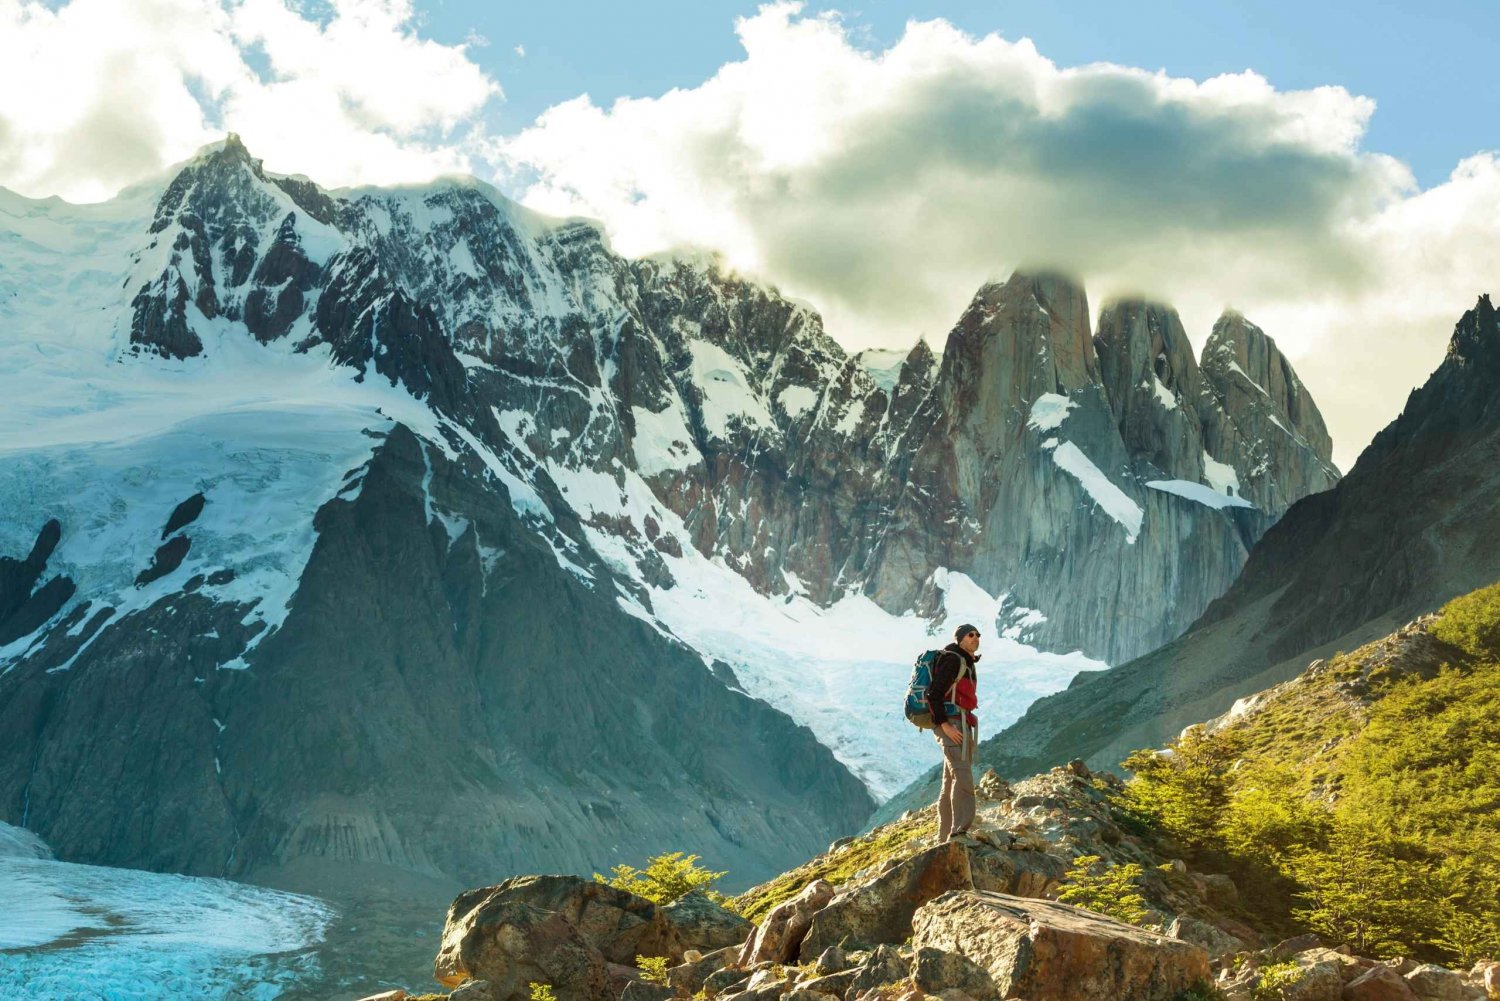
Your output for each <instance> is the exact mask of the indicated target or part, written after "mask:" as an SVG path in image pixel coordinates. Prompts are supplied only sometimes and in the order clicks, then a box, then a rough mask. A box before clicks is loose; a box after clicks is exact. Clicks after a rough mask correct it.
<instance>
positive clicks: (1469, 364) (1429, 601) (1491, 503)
mask: <svg viewBox="0 0 1500 1001" xmlns="http://www.w3.org/2000/svg"><path fill="white" fill-rule="evenodd" d="M1225 326H1226V325H1225V324H1221V325H1220V328H1218V329H1220V330H1223V329H1224V328H1225ZM1228 326H1229V327H1232V328H1241V327H1243V324H1242V323H1240V322H1239V321H1234V322H1233V323H1231V324H1229V325H1228ZM1232 332H1233V331H1232V330H1231V331H1229V332H1228V333H1226V334H1225V337H1228V336H1230V335H1231V333H1232ZM1205 355H1206V358H1207V357H1209V356H1212V357H1215V358H1218V359H1219V361H1217V362H1215V363H1214V364H1215V366H1217V365H1219V364H1223V365H1224V366H1225V367H1228V362H1229V361H1230V360H1231V353H1230V352H1228V351H1225V350H1211V351H1206V353H1205ZM1232 357H1233V358H1235V359H1238V358H1240V355H1239V354H1234V355H1233V356H1232ZM1256 357H1257V355H1255V354H1254V353H1253V352H1252V353H1251V354H1250V355H1249V356H1248V357H1247V358H1246V359H1243V364H1250V365H1252V367H1255V366H1257V365H1258V363H1256V362H1255V358H1256ZM1243 364H1242V362H1241V361H1240V360H1236V361H1235V366H1238V367H1241V368H1243ZM1209 367H1210V366H1209V364H1208V361H1207V360H1206V361H1205V371H1206V370H1207V369H1208V368H1209ZM1278 367H1279V366H1278V364H1276V363H1272V364H1270V366H1269V368H1266V367H1264V366H1261V367H1257V368H1256V370H1257V371H1261V372H1263V373H1264V372H1265V371H1270V372H1273V373H1274V371H1276V370H1277V369H1278ZM1228 370H1229V372H1230V373H1231V375H1234V377H1235V378H1236V379H1237V378H1238V373H1237V372H1235V369H1234V368H1232V367H1229V369H1228ZM1267 378H1268V382H1269V383H1271V384H1272V385H1271V386H1270V388H1271V389H1274V390H1275V392H1276V394H1285V396H1284V399H1285V401H1287V405H1286V407H1285V408H1282V407H1281V405H1280V404H1277V408H1278V409H1279V410H1281V409H1284V410H1285V413H1286V417H1285V418H1279V419H1283V420H1291V419H1292V414H1293V413H1299V414H1301V415H1302V423H1301V424H1300V425H1299V424H1292V425H1288V426H1289V427H1291V428H1292V429H1293V430H1296V432H1297V434H1298V435H1300V436H1302V437H1303V438H1305V439H1307V440H1309V441H1314V440H1316V437H1317V428H1318V426H1319V425H1318V423H1317V422H1316V421H1313V420H1312V419H1311V418H1312V411H1311V409H1310V408H1308V407H1306V406H1304V407H1302V409H1300V410H1298V409H1296V408H1294V407H1292V406H1291V402H1290V401H1292V400H1293V399H1296V398H1303V399H1305V397H1304V396H1303V395H1302V394H1303V391H1302V390H1301V389H1299V388H1298V387H1297V386H1296V384H1295V382H1294V381H1292V380H1288V379H1285V378H1283V380H1282V381H1281V382H1280V383H1276V382H1275V380H1274V379H1269V377H1267ZM1240 395H1241V396H1242V397H1244V398H1247V399H1248V398H1250V397H1252V396H1254V397H1256V398H1259V395H1260V394H1258V393H1256V392H1255V391H1254V390H1250V389H1247V390H1245V391H1244V392H1242V393H1241V394H1240ZM1267 395H1268V396H1269V395H1271V393H1270V392H1269V391H1268V394H1267ZM1273 402H1275V401H1274V400H1273ZM1497 532H1500V327H1497V323H1496V314H1495V310H1494V308H1493V306H1492V305H1491V303H1490V300H1489V298H1488V297H1487V296H1485V297H1481V298H1480V300H1479V301H1478V303H1477V304H1476V305H1475V307H1474V308H1473V309H1472V310H1470V311H1469V312H1467V313H1465V314H1464V316H1463V318H1462V319H1461V320H1460V321H1459V323H1458V324H1457V326H1456V327H1455V330H1454V334H1453V339H1452V341H1451V343H1450V345H1449V348H1448V353H1447V357H1446V358H1445V359H1444V361H1443V363H1442V364H1441V365H1440V366H1439V367H1438V369H1437V370H1436V371H1435V372H1434V373H1433V375H1432V376H1431V377H1430V378H1429V379H1428V380H1427V382H1426V384H1425V385H1423V386H1422V387H1421V388H1420V389H1418V390H1416V391H1415V392H1413V393H1412V396H1411V398H1410V399H1409V400H1408V401H1407V405H1406V409H1405V410H1404V411H1403V412H1402V414H1401V416H1399V417H1398V418H1397V419H1396V420H1395V421H1393V422H1392V423H1391V424H1390V425H1389V426H1388V427H1387V428H1386V429H1385V430H1383V431H1382V432H1381V433H1380V434H1379V435H1377V436H1376V437H1375V440H1374V441H1373V442H1371V444H1370V446H1369V447H1368V448H1367V449H1366V450H1365V451H1364V453H1363V454H1362V455H1361V456H1360V458H1359V461H1358V463H1356V465H1355V467H1354V469H1353V470H1351V471H1350V473H1349V475H1348V476H1346V477H1345V478H1344V479H1343V480H1342V481H1340V482H1339V483H1338V485H1337V486H1336V487H1334V488H1333V489H1332V490H1328V491H1326V492H1323V493H1319V494H1314V495H1311V496H1308V497H1306V498H1305V499H1303V500H1302V501H1300V502H1298V503H1296V504H1294V505H1293V506H1292V507H1291V508H1290V509H1289V510H1288V511H1287V512H1286V514H1285V515H1284V516H1283V517H1282V519H1281V520H1280V521H1279V522H1278V523H1277V524H1276V526H1275V527H1274V528H1272V529H1271V530H1270V531H1268V532H1267V533H1266V535H1265V537H1264V538H1262V539H1261V540H1260V542H1259V543H1257V544H1256V546H1255V548H1254V550H1253V551H1252V553H1251V555H1250V559H1249V561H1248V562H1247V564H1246V565H1245V569H1244V571H1243V573H1241V575H1240V576H1239V577H1238V578H1237V579H1236V580H1235V582H1234V585H1233V586H1232V587H1231V588H1230V589H1229V590H1228V592H1227V593H1226V594H1225V595H1224V596H1223V597H1222V598H1220V599H1218V600H1216V601H1215V602H1214V603H1213V604H1212V605H1210V606H1209V608H1208V609H1207V610H1206V611H1205V613H1204V614H1203V615H1202V616H1201V617H1200V618H1199V620H1198V621H1197V622H1196V623H1195V624H1194V625H1193V627H1192V628H1191V629H1190V630H1189V631H1188V632H1187V633H1186V634H1185V635H1183V636H1182V637H1180V638H1179V639H1177V640H1175V641H1173V642H1172V643H1169V644H1167V645H1166V646H1164V647H1162V648H1161V649H1159V650H1156V651H1154V652H1152V653H1150V654H1148V655H1147V656H1145V657H1141V658H1139V659H1137V660H1134V661H1132V662H1130V663H1127V664H1124V665H1121V666H1120V667H1117V668H1114V669H1112V670H1110V671H1106V672H1100V673H1096V674H1093V675H1090V676H1087V677H1080V678H1078V679H1076V680H1075V683H1074V684H1073V685H1072V686H1071V687H1070V688H1069V689H1068V690H1066V691H1064V692H1060V693H1058V694H1056V695H1052V696H1049V697H1047V698H1044V699H1041V700H1039V701H1038V702H1036V703H1035V704H1033V705H1032V707H1031V708H1030V710H1028V712H1027V713H1026V715H1025V716H1024V717H1023V718H1022V719H1021V720H1020V721H1019V722H1018V723H1016V724H1015V725H1014V726H1012V727H1011V728H1009V729H1008V730H1006V731H1005V732H1004V733H1002V734H1000V735H999V736H997V737H995V738H993V739H992V740H991V741H989V742H987V743H986V744H985V745H983V746H982V747H981V749H980V752H979V760H980V762H981V763H982V764H985V765H989V766H991V767H993V768H995V769H996V770H997V771H998V772H999V773H1001V774H1003V775H1009V776H1018V775H1025V774H1029V773H1030V772H1033V771H1035V770H1037V769H1038V768H1040V767H1045V766H1048V765H1051V764H1055V763H1057V762H1061V761H1066V760H1068V759H1069V758H1071V757H1074V756H1076V755H1078V754H1080V753H1082V754H1083V755H1084V756H1085V757H1086V759H1087V760H1088V761H1089V762H1090V763H1091V764H1093V765H1095V766H1099V767H1111V766H1113V765H1114V764H1115V763H1116V762H1118V761H1120V760H1121V759H1122V758H1123V757H1124V756H1125V755H1127V754H1128V753H1130V751H1132V750H1134V749H1136V748H1140V747H1154V746H1160V745H1161V744H1163V743H1164V742H1165V740H1166V739H1167V738H1168V737H1170V736H1172V735H1174V734H1176V733H1177V732H1179V731H1180V730H1181V729H1182V728H1183V727H1185V726H1187V725H1190V724H1192V723H1194V722H1197V721H1199V720H1202V719H1208V718H1211V717H1214V716H1216V715H1218V714H1220V713H1222V712H1225V711H1226V710H1228V709H1229V708H1230V706H1231V704H1232V703H1233V702H1234V701H1235V699H1237V698H1240V697H1241V696H1246V695H1249V694H1250V693H1253V692H1256V691H1260V690H1262V689H1266V688H1269V687H1271V686H1272V685H1275V684H1277V683H1279V682H1283V681H1286V680H1287V679H1289V678H1291V677H1292V676H1294V675H1296V674H1297V673H1298V672H1300V671H1301V670H1302V669H1303V668H1304V667H1306V665H1307V664H1308V662H1309V661H1310V660H1313V659H1315V658H1321V657H1326V656H1328V655H1330V654H1332V653H1333V652H1335V651H1337V650H1351V649H1354V648H1355V647H1357V646H1359V645H1360V644H1362V643H1366V642H1369V641H1371V640H1373V639H1376V638H1378V637H1380V636H1383V635H1385V634H1387V633H1389V632H1391V631H1393V630H1394V629H1396V628H1397V627H1398V626H1400V625H1401V624H1402V623H1404V622H1406V621H1408V620H1410V619H1412V618H1414V617H1416V616H1417V615H1419V614H1422V613H1424V612H1429V611H1433V610H1435V609H1436V608H1437V607H1438V606H1439V605H1441V604H1442V603H1443V602H1445V601H1447V600H1448V599H1449V598H1452V597H1454V596H1456V595H1458V594H1462V593H1465V592H1467V591H1470V590H1473V589H1475V588H1478V587H1482V586H1484V585H1486V584H1489V583H1492V582H1493V581H1494V580H1496V579H1497V578H1500V550H1497V549H1496V548H1495V547H1494V546H1493V545H1491V544H1490V540H1491V539H1492V538H1493V537H1494V536H1495V534H1496V533H1497ZM928 789H929V783H928V782H926V781H924V782H923V783H921V784H920V785H919V786H916V787H913V788H912V789H911V790H908V791H907V792H905V793H903V794H901V795H898V796H897V797H896V798H895V799H893V800H892V801H891V802H890V803H888V804H887V805H886V806H885V807H884V808H883V809H882V812H881V814H880V815H879V816H881V817H884V816H886V815H887V814H888V813H889V815H892V816H893V815H895V813H899V812H900V811H901V810H902V809H906V808H907V807H909V806H911V805H913V804H914V803H918V802H921V801H923V800H924V799H925V797H926V796H927V794H928Z"/></svg>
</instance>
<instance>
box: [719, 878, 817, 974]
mask: <svg viewBox="0 0 1500 1001" xmlns="http://www.w3.org/2000/svg"><path fill="white" fill-rule="evenodd" d="M833 894H834V889H833V884H832V883H829V882H828V881H827V880H823V879H815V880H813V881H812V882H811V883H808V884H807V886H805V887H803V888H802V892H801V893H799V894H797V896H796V897H794V898H792V899H791V900H785V901H782V902H781V903H780V904H777V905H776V907H775V908H773V909H772V911H771V913H770V914H767V915H766V917H765V920H763V921H762V922H761V923H760V927H759V928H757V929H756V930H755V934H754V935H751V936H750V938H749V939H747V940H746V941H745V946H744V948H743V949H742V950H741V952H740V955H739V959H738V960H737V961H736V964H735V965H737V966H741V967H745V966H750V965H752V964H754V963H760V962H766V961H770V962H773V963H788V962H792V961H794V960H795V959H796V958H797V956H798V954H799V952H800V950H801V948H802V940H803V938H805V937H806V935H807V931H808V929H809V928H810V927H811V926H812V921H813V915H815V914H816V913H817V912H818V911H820V910H822V909H823V907H824V906H826V905H827V903H828V902H829V901H830V900H832V899H833Z"/></svg>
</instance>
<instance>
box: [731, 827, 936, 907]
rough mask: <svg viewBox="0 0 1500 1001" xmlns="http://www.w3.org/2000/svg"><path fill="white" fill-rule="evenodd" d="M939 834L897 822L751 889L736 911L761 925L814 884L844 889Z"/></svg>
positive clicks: (736, 903) (738, 900)
mask: <svg viewBox="0 0 1500 1001" xmlns="http://www.w3.org/2000/svg"><path fill="white" fill-rule="evenodd" d="M936 833H937V822H936V821H932V820H918V819H913V820H907V821H904V822H903V821H894V822H892V823H890V824H886V825H885V826H884V827H880V828H877V829H876V830H874V831H872V832H870V833H869V834H866V835H865V836H864V837H861V838H855V839H854V840H853V841H852V842H850V843H849V844H848V845H846V846H844V848H843V849H842V850H840V851H838V852H834V853H832V854H826V855H819V856H818V857H817V858H815V859H813V860H812V861H810V862H805V863H803V864H802V865H800V866H798V867H797V868H795V869H793V870H791V871H790V872H785V873H782V874H781V875H780V876H777V877H776V878H775V879H773V880H771V881H770V882H767V883H762V884H760V885H759V886H755V887H751V888H750V889H749V890H746V891H745V892H744V893H742V894H740V895H739V896H738V897H735V898H734V908H735V910H737V911H739V913H740V914H742V915H744V916H745V918H746V919H747V920H750V921H755V922H759V921H760V919H761V918H763V917H765V916H766V915H767V914H769V913H770V912H771V910H772V909H773V908H774V907H775V906H776V905H777V904H779V903H781V902H782V901H785V900H791V899H792V898H793V897H795V896H796V895H797V894H799V893H801V892H802V890H803V888H804V887H806V886H807V884H809V883H811V882H812V881H813V880H815V879H826V880H828V882H830V883H832V884H833V885H834V886H840V885H842V884H844V883H847V882H849V880H851V879H853V878H854V874H855V873H857V872H859V871H860V870H862V869H867V868H869V867H871V866H874V865H878V864H880V863H881V862H884V861H886V860H887V859H892V858H901V857H903V856H905V855H908V854H910V851H909V848H908V846H909V845H910V844H911V842H912V841H914V840H916V839H917V838H921V837H925V836H927V835H931V834H936Z"/></svg>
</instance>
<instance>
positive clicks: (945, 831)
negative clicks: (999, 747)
mask: <svg viewBox="0 0 1500 1001" xmlns="http://www.w3.org/2000/svg"><path fill="white" fill-rule="evenodd" d="M954 725H955V726H956V727H957V728H958V730H959V732H960V733H962V735H963V736H964V738H965V740H964V742H963V743H962V744H955V743H953V742H952V741H951V740H949V739H948V738H947V737H946V736H944V734H943V731H942V730H938V731H937V739H938V743H939V744H941V745H942V747H943V791H942V792H941V793H939V794H938V840H939V841H945V840H947V838H948V835H950V834H952V833H953V832H954V831H967V830H968V829H969V825H970V824H972V823H973V822H974V744H975V743H976V742H977V741H976V738H977V734H975V733H974V731H973V730H971V729H970V728H969V726H968V720H966V719H964V718H963V717H960V718H959V720H958V721H957V722H955V723H954Z"/></svg>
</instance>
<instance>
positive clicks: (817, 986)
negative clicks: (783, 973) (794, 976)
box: [797, 968, 859, 998]
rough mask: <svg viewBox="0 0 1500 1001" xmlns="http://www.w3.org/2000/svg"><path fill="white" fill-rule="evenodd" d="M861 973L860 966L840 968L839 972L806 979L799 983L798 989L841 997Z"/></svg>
mask: <svg viewBox="0 0 1500 1001" xmlns="http://www.w3.org/2000/svg"><path fill="white" fill-rule="evenodd" d="M858 975H859V970H858V968H851V969H847V970H840V971H839V972H837V973H827V974H824V975H823V976H821V977H814V978H813V979H811V980H804V981H802V983H800V984H798V985H797V989H798V990H804V991H811V992H814V993H818V994H832V995H833V996H834V997H837V998H841V997H843V996H844V994H845V993H846V992H847V991H848V990H849V986H850V985H851V984H853V983H854V978H855V977H856V976H858Z"/></svg>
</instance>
